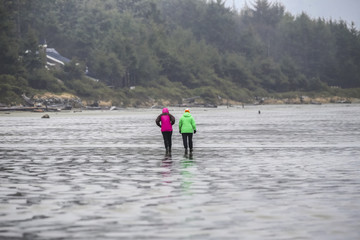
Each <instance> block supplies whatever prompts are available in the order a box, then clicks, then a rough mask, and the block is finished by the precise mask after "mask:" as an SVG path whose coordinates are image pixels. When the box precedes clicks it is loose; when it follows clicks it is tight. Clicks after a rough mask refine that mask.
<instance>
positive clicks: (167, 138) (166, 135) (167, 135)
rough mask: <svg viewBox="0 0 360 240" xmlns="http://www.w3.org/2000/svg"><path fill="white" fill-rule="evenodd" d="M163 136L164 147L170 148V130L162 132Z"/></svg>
mask: <svg viewBox="0 0 360 240" xmlns="http://www.w3.org/2000/svg"><path fill="white" fill-rule="evenodd" d="M162 135H163V138H164V144H165V148H170V149H171V136H172V132H162Z"/></svg>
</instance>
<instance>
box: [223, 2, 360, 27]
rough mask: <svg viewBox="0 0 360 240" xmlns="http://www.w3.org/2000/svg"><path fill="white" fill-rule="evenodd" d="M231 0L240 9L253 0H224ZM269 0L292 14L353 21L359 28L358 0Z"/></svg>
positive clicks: (359, 8) (359, 7) (250, 4)
mask: <svg viewBox="0 0 360 240" xmlns="http://www.w3.org/2000/svg"><path fill="white" fill-rule="evenodd" d="M233 2H234V3H235V6H236V8H237V10H240V9H242V8H243V7H244V5H245V2H247V4H248V6H250V7H251V6H252V3H253V2H255V0H226V4H227V5H228V6H232V5H233ZM269 2H271V3H274V2H279V3H282V4H283V5H284V6H285V9H286V11H287V12H290V13H291V14H292V15H294V16H297V15H299V14H301V13H302V12H305V13H307V14H308V15H309V16H310V17H311V18H318V17H321V18H325V19H326V20H330V19H332V20H344V21H346V22H347V23H348V26H350V24H351V22H354V23H355V26H356V28H357V29H358V30H360V0H269Z"/></svg>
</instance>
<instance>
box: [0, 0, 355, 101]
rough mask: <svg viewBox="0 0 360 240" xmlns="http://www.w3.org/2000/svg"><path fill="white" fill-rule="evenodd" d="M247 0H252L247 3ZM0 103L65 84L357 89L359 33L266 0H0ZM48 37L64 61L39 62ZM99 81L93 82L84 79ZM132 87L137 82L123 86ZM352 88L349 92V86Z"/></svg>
mask: <svg viewBox="0 0 360 240" xmlns="http://www.w3.org/2000/svg"><path fill="white" fill-rule="evenodd" d="M250 2H251V3H250ZM0 3H1V4H0V28H1V34H0V51H1V54H0V95H1V97H0V102H1V103H7V104H10V103H14V102H16V101H19V96H20V95H21V94H22V93H26V94H30V95H31V94H34V93H35V92H38V91H45V90H46V91H51V92H55V93H56V92H71V93H74V94H76V95H78V96H80V97H85V98H94V99H95V98H96V99H105V100H111V99H112V100H114V99H118V101H119V102H120V101H122V102H124V101H125V102H126V99H127V98H139V99H143V100H146V98H148V97H151V98H154V99H157V98H160V99H166V98H168V99H171V100H173V101H181V99H182V98H183V97H191V96H200V97H202V98H203V99H206V101H209V102H214V101H216V99H218V98H219V97H221V98H229V99H232V100H236V101H246V100H247V99H249V98H251V97H254V96H266V95H268V94H270V93H285V92H294V91H301V92H308V91H330V90H331V87H338V88H360V33H359V31H357V30H356V28H355V27H354V26H351V25H350V26H349V25H347V23H345V22H342V21H339V22H333V21H325V20H323V19H311V18H310V17H309V16H308V15H307V14H306V13H303V14H301V15H299V16H292V15H291V14H289V13H287V12H286V9H285V8H284V6H282V5H281V4H278V3H272V2H271V1H267V0H255V1H249V6H247V7H245V8H243V9H241V11H240V12H238V11H235V10H233V9H231V8H228V7H226V6H225V3H224V1H222V0H217V1H205V0H107V1H102V0H76V1H68V0H46V1H43V0H0ZM45 40H46V43H47V45H48V47H51V48H55V49H56V50H57V51H59V52H60V53H61V54H62V55H63V56H66V57H67V58H69V59H72V61H71V62H70V63H68V64H66V65H65V67H64V68H63V69H46V68H45V63H46V59H45V57H44V53H43V52H42V51H41V48H39V45H40V44H41V43H43V42H44V41H45ZM86 67H87V68H88V70H89V75H91V76H92V77H93V78H96V79H99V82H95V81H92V80H89V79H88V78H85V75H84V72H85V68H86ZM131 86H136V89H135V90H134V91H130V90H129V88H130V87H131ZM358 92H359V91H358V90H357V93H358Z"/></svg>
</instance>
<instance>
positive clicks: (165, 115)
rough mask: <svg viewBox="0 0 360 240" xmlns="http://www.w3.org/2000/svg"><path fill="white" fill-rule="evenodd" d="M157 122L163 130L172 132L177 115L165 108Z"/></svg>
mask: <svg viewBox="0 0 360 240" xmlns="http://www.w3.org/2000/svg"><path fill="white" fill-rule="evenodd" d="M155 122H156V124H157V125H158V126H159V127H161V131H162V132H172V130H173V129H172V125H174V124H175V117H174V116H173V115H171V114H170V113H169V109H167V108H163V110H162V114H160V115H159V116H158V117H157V118H156V121H155Z"/></svg>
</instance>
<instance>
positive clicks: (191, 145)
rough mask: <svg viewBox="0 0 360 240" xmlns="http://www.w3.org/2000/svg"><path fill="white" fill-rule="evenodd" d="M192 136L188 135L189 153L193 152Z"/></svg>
mask: <svg viewBox="0 0 360 240" xmlns="http://www.w3.org/2000/svg"><path fill="white" fill-rule="evenodd" d="M192 137H193V134H192V133H189V148H190V152H191V151H192V150H193V141H192Z"/></svg>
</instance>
